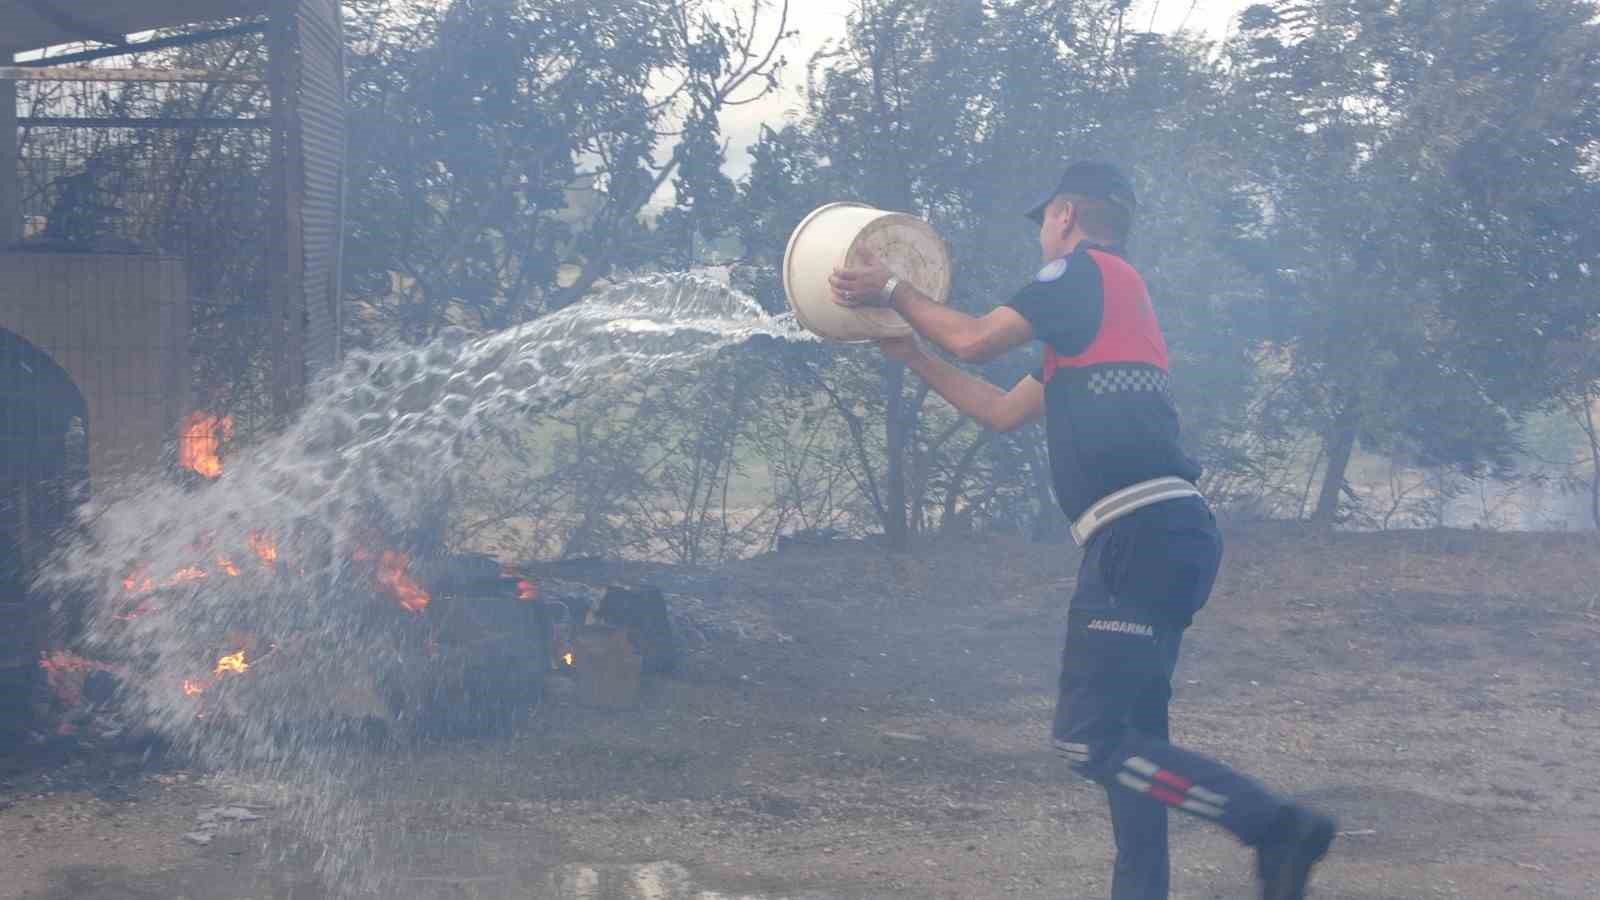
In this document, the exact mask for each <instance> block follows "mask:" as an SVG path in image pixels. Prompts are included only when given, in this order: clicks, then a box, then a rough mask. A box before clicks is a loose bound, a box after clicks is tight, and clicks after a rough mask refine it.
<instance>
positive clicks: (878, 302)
mask: <svg viewBox="0 0 1600 900" xmlns="http://www.w3.org/2000/svg"><path fill="white" fill-rule="evenodd" d="M893 274H894V273H892V272H890V271H889V269H888V267H887V266H885V265H884V264H883V263H881V262H878V258H877V257H876V256H873V255H872V254H871V253H870V252H868V251H867V250H862V251H861V261H860V265H858V266H857V267H856V268H853V269H834V270H833V274H832V275H829V276H828V283H829V284H830V285H831V286H832V287H833V299H834V302H836V303H838V304H839V305H840V306H848V307H851V308H855V307H858V306H888V305H889V298H888V297H885V296H883V286H884V284H885V283H886V282H888V280H889V278H890V276H892V275H893Z"/></svg>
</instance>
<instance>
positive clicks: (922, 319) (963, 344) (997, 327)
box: [829, 254, 1033, 362]
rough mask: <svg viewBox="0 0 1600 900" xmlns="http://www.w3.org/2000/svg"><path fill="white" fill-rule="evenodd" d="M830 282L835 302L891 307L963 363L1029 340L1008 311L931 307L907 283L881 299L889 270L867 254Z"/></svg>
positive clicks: (1018, 317) (1023, 324) (1029, 330)
mask: <svg viewBox="0 0 1600 900" xmlns="http://www.w3.org/2000/svg"><path fill="white" fill-rule="evenodd" d="M829 280H830V282H831V283H832V286H833V293H834V297H835V299H836V300H837V302H838V303H839V304H841V305H843V306H849V307H856V306H864V305H881V306H892V307H894V310H895V311H896V312H898V313H899V314H900V315H901V317H902V318H904V319H905V320H906V321H907V322H908V323H910V325H911V327H912V328H914V329H916V331H917V333H918V334H921V335H922V336H923V337H926V338H927V339H928V340H930V341H932V342H933V343H934V344H935V345H936V346H938V347H939V348H940V349H942V350H944V351H945V352H946V353H949V354H950V355H952V356H954V357H956V358H957V359H959V360H962V361H963V362H987V361H989V360H991V359H994V358H995V357H997V356H999V355H1000V354H1002V353H1005V352H1006V351H1007V350H1010V349H1011V348H1012V347H1017V346H1020V345H1022V344H1026V343H1028V342H1029V341H1031V340H1033V326H1032V325H1030V324H1028V320H1027V319H1025V318H1023V317H1022V314H1021V313H1019V312H1017V311H1016V310H1014V309H1010V308H1008V307H1004V306H1002V307H999V308H998V309H995V310H993V311H992V312H990V313H988V314H986V315H984V316H982V317H975V316H969V315H967V314H966V313H964V312H961V311H960V310H957V309H952V308H950V307H949V306H946V305H944V304H943V303H935V302H934V301H933V300H931V299H929V298H928V296H927V295H926V294H924V293H922V291H920V290H918V289H917V287H916V285H914V284H912V283H910V282H909V281H902V282H900V283H899V285H898V286H897V287H896V288H895V290H894V296H893V297H884V296H883V287H884V284H885V283H886V282H887V281H888V280H889V270H888V269H886V268H884V266H883V265H882V264H881V263H879V262H878V261H877V260H876V259H875V258H873V257H872V256H871V255H870V254H863V256H862V260H861V265H860V267H858V268H854V269H839V270H836V271H835V272H834V273H833V275H832V276H831V277H830V279H829Z"/></svg>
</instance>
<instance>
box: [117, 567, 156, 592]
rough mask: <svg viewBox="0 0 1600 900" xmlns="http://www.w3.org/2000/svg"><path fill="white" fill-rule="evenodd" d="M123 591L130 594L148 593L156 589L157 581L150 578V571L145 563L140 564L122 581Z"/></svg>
mask: <svg viewBox="0 0 1600 900" xmlns="http://www.w3.org/2000/svg"><path fill="white" fill-rule="evenodd" d="M122 589H123V590H125V591H127V592H128V593H130V594H143V593H147V592H149V591H153V590H155V589H156V580H155V579H154V578H151V577H150V570H149V569H148V568H147V567H146V566H145V565H144V563H140V564H138V565H136V566H134V567H133V571H132V572H129V573H128V577H126V578H124V579H122Z"/></svg>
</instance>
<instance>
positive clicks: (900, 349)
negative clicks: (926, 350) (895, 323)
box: [878, 334, 923, 364]
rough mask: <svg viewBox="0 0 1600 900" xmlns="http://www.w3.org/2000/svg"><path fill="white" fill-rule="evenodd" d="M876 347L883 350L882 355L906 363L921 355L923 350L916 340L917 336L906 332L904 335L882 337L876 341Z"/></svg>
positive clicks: (920, 343)
mask: <svg viewBox="0 0 1600 900" xmlns="http://www.w3.org/2000/svg"><path fill="white" fill-rule="evenodd" d="M878 349H879V350H882V351H883V355H884V356H887V357H889V358H890V359H892V360H894V361H895V362H902V363H907V364H909V363H911V362H914V361H915V360H916V359H917V358H918V357H920V356H922V352H923V351H922V342H921V341H918V340H917V336H916V335H914V334H908V335H905V336H904V337H892V338H883V339H882V340H880V341H878Z"/></svg>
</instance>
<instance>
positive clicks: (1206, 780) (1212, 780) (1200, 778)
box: [1093, 734, 1283, 845]
mask: <svg viewBox="0 0 1600 900" xmlns="http://www.w3.org/2000/svg"><path fill="white" fill-rule="evenodd" d="M1095 769H1096V771H1095V772H1094V773H1093V775H1094V777H1095V780H1097V781H1100V782H1101V783H1102V784H1107V785H1111V784H1115V785H1117V786H1118V787H1120V788H1123V789H1125V790H1128V791H1130V792H1133V793H1137V794H1141V795H1143V796H1145V797H1148V798H1150V799H1151V800H1154V801H1156V802H1158V803H1161V804H1163V805H1165V806H1167V807H1169V808H1171V809H1177V810H1182V811H1184V812H1186V813H1190V814H1192V815H1194V816H1197V817H1199V818H1203V819H1207V820H1210V821H1213V822H1216V823H1217V824H1219V825H1221V826H1223V827H1224V828H1226V829H1228V830H1229V831H1231V832H1233V834H1234V836H1235V837H1237V838H1239V840H1241V841H1243V842H1244V843H1246V844H1250V845H1255V844H1257V843H1259V842H1260V841H1261V839H1262V838H1264V837H1265V836H1266V834H1267V830H1268V829H1269V828H1271V827H1272V822H1273V820H1274V819H1276V818H1277V816H1278V813H1279V812H1280V811H1281V810H1282V808H1283V801H1282V800H1281V799H1279V798H1278V797H1277V796H1276V795H1274V794H1273V793H1272V792H1271V791H1269V790H1267V789H1266V788H1265V787H1263V786H1262V785H1261V784H1260V783H1259V782H1257V781H1255V780H1254V779H1252V778H1249V777H1248V776H1245V775H1242V774H1240V773H1238V772H1236V771H1234V770H1233V769H1231V768H1229V767H1227V766H1225V765H1223V764H1222V763H1220V762H1217V761H1216V760H1213V759H1209V758H1207V757H1205V756H1201V755H1200V754H1198V753H1195V752H1193V751H1190V750H1185V749H1183V748H1182V747H1175V746H1173V745H1172V744H1169V743H1167V742H1165V741H1158V740H1154V739H1151V738H1147V737H1145V736H1143V735H1138V734H1129V735H1128V736H1127V737H1126V738H1125V739H1124V740H1123V742H1122V745H1121V746H1120V747H1119V748H1118V752H1115V753H1112V754H1109V756H1108V757H1107V758H1106V759H1104V760H1103V761H1102V762H1100V763H1099V764H1098V765H1097V766H1096V767H1095Z"/></svg>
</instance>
